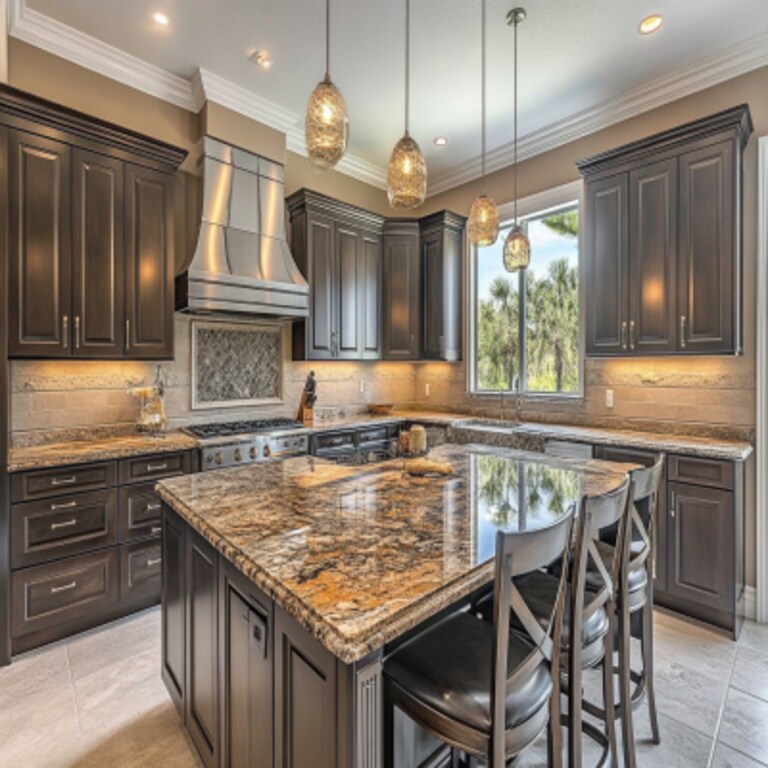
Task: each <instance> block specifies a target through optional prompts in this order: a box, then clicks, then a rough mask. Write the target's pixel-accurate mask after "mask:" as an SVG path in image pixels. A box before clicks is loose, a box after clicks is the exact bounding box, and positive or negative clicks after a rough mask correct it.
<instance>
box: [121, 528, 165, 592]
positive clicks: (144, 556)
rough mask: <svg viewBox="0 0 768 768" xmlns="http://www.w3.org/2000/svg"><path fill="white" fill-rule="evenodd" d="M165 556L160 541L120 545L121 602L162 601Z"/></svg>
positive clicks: (153, 540)
mask: <svg viewBox="0 0 768 768" xmlns="http://www.w3.org/2000/svg"><path fill="white" fill-rule="evenodd" d="M162 562H163V555H162V552H161V544H160V540H159V539H152V540H150V541H140V542H136V543H134V544H121V545H120V600H121V601H122V602H132V601H134V600H144V599H147V598H157V600H160V579H161V572H162Z"/></svg>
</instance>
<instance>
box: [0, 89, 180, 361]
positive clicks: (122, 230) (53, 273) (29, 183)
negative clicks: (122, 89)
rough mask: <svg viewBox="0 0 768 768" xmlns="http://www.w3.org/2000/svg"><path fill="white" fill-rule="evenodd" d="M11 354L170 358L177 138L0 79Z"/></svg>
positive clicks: (171, 349)
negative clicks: (166, 140)
mask: <svg viewBox="0 0 768 768" xmlns="http://www.w3.org/2000/svg"><path fill="white" fill-rule="evenodd" d="M0 125H5V126H7V127H8V143H7V149H6V150H5V153H6V154H7V164H8V174H7V178H8V199H9V204H8V226H9V246H10V248H9V250H10V254H11V257H10V277H11V290H10V291H9V302H8V323H9V328H10V336H9V344H8V348H9V353H10V355H11V356H12V357H38V358H52V357H75V358H110V359H116V358H125V357H128V358H136V359H145V358H153V359H154V358H158V359H167V358H171V357H173V311H174V306H173V304H174V302H173V271H174V252H173V247H174V242H173V232H174V226H173V214H174V201H173V186H174V185H173V173H174V172H175V170H176V168H177V167H178V165H179V164H180V163H181V161H182V160H183V158H184V154H185V153H184V152H182V151H181V150H179V149H176V148H175V147H171V146H169V145H166V144H163V143H161V142H157V141H154V140H151V139H148V138H146V137H143V136H140V135H138V134H135V133H132V132H130V131H126V130H123V129H120V128H117V127H116V126H113V125H111V124H109V123H105V122H103V121H99V120H96V119H95V118H91V117H89V116H87V115H83V114H80V113H78V112H74V111H72V110H68V109H65V108H63V107H59V106H58V105H55V104H51V103H49V102H45V101H43V100H41V99H37V98H35V97H31V96H29V95H27V94H24V93H22V92H20V91H17V90H15V89H13V88H9V87H7V86H0Z"/></svg>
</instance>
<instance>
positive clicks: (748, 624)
mask: <svg viewBox="0 0 768 768" xmlns="http://www.w3.org/2000/svg"><path fill="white" fill-rule="evenodd" d="M739 647H740V648H741V647H747V648H752V649H754V650H756V651H759V650H764V649H765V648H768V624H757V623H755V622H754V621H745V622H744V627H743V628H742V630H741V637H740V638H739Z"/></svg>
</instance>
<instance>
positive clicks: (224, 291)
mask: <svg viewBox="0 0 768 768" xmlns="http://www.w3.org/2000/svg"><path fill="white" fill-rule="evenodd" d="M200 162H201V163H202V164H203V207H202V222H201V224H200V231H199V235H198V239H197V247H196V249H195V252H194V254H193V256H192V259H191V261H190V263H189V266H188V267H187V269H186V271H185V272H184V273H183V274H181V275H179V277H177V278H176V309H177V310H179V311H182V312H201V313H215V312H222V313H227V314H230V313H236V314H247V315H257V316H264V315H270V316H275V317H284V318H295V317H306V316H307V315H308V314H309V286H308V285H307V281H306V280H305V279H304V277H303V276H302V274H301V272H299V269H298V267H297V266H296V264H295V262H294V260H293V256H292V255H291V252H290V249H289V248H288V243H287V242H286V240H285V202H284V198H285V170H284V168H283V166H282V165H279V164H278V163H274V162H272V161H271V160H267V159H265V158H263V157H258V156H257V155H254V154H251V153H250V152H246V151H245V150H243V149H238V148H236V147H231V146H229V145H227V144H224V143H223V142H221V141H218V140H216V139H212V138H210V137H207V136H206V137H205V138H204V139H203V156H202V158H201V161H200Z"/></svg>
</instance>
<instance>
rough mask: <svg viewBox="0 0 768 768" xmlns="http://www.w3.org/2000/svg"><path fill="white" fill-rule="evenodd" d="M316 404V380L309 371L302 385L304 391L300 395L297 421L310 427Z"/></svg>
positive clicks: (312, 372) (312, 422)
mask: <svg viewBox="0 0 768 768" xmlns="http://www.w3.org/2000/svg"><path fill="white" fill-rule="evenodd" d="M316 402H317V379H316V378H315V372H314V371H310V372H309V376H307V380H306V382H305V383H304V389H303V391H302V393H301V403H300V405H299V415H298V416H297V419H298V420H299V421H300V422H301V423H302V424H303V425H304V426H305V427H311V426H312V425H313V424H314V418H315V416H314V414H315V403H316Z"/></svg>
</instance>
